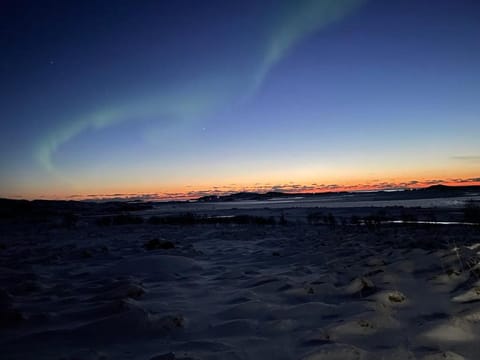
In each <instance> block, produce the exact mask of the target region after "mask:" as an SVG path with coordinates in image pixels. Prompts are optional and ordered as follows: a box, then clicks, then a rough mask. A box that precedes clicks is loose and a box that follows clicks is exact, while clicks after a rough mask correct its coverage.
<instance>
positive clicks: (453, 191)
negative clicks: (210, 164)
mask: <svg viewBox="0 0 480 360" xmlns="http://www.w3.org/2000/svg"><path fill="white" fill-rule="evenodd" d="M352 195H355V196H356V197H358V198H359V199H358V200H366V199H371V198H372V197H375V198H376V199H378V200H392V199H418V198H435V197H455V196H475V195H480V186H478V185H472V186H447V185H432V186H429V187H426V188H420V189H404V190H398V191H391V190H378V191H353V192H350V191H335V192H322V193H285V192H278V191H271V192H267V193H256V192H238V193H234V194H229V195H208V196H203V197H201V198H198V199H197V200H196V201H198V202H226V201H250V200H257V201H267V200H276V199H278V200H281V199H286V198H314V197H329V196H330V197H333V196H352Z"/></svg>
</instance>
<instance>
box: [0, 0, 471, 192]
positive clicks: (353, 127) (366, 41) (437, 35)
mask: <svg viewBox="0 0 480 360" xmlns="http://www.w3.org/2000/svg"><path fill="white" fill-rule="evenodd" d="M0 16H1V23H2V25H1V29H2V31H1V35H0V40H1V44H2V58H1V60H0V72H1V79H2V81H1V85H0V87H1V96H0V118H1V124H0V136H1V142H0V143H1V145H0V146H1V148H0V150H1V156H0V166H1V173H0V184H1V189H0V190H1V191H0V196H2V197H22V198H71V197H75V198H83V197H85V198H88V197H89V195H90V196H99V197H102V196H110V195H112V196H113V195H115V196H124V195H125V196H136V195H138V196H145V197H149V196H152V197H153V198H157V197H158V198H177V197H181V198H183V197H195V196H196V195H198V194H201V195H203V194H206V193H210V192H216V193H219V192H230V191H238V190H257V191H268V190H287V191H325V190H331V189H369V188H392V187H406V186H421V185H425V184H435V183H440V182H443V183H469V184H480V141H478V134H480V70H479V67H478V64H480V46H479V42H478V39H480V21H479V19H480V4H478V2H476V1H474V0H470V1H467V0H448V1H447V0H440V1H435V2H433V1H429V0H408V1H394V0H389V1H382V0H337V1H335V0H301V1H293V0H291V1H290V0H275V1H273V0H265V1H233V0H232V1H220V0H218V1H217V0H216V1H211V0H205V1H194V0H189V1H187V0H179V1H142V2H136V1H132V0H125V1H107V0H105V1H48V0H47V1H7V2H5V5H2V9H1V15H0Z"/></svg>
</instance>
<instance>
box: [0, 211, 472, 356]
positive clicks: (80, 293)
mask: <svg viewBox="0 0 480 360" xmlns="http://www.w3.org/2000/svg"><path fill="white" fill-rule="evenodd" d="M190 210H191V209H189V211H190ZM203 210H205V209H203ZM240 211H241V213H250V214H254V215H262V216H273V217H274V218H275V219H279V218H280V217H282V216H283V217H284V218H285V220H286V224H283V225H281V224H276V225H265V224H263V225H262V224H257V225H255V224H198V225H165V224H164V225H151V224H147V223H144V224H137V225H135V224H133V225H121V226H120V225H119V226H98V225H96V224H95V217H90V216H83V217H81V218H80V219H79V221H78V223H77V225H76V226H75V227H71V228H69V227H62V226H53V225H51V224H49V223H43V222H38V223H33V222H30V223H28V224H26V223H25V222H22V221H18V220H15V221H13V220H4V221H3V220H2V222H1V237H0V289H1V290H0V306H1V308H0V309H1V310H0V319H1V320H0V350H1V352H0V353H1V355H0V357H1V358H2V359H5V360H7V359H72V360H73V359H97V360H100V359H140V360H154V359H155V360H161V359H163V360H166V359H169V360H172V359H184V360H186V359H278V360H282V359H285V360H286V359H305V360H307V359H308V360H313V359H328V360H331V359H347V360H348V359H379V360H380V359H425V360H426V359H428V360H433V359H464V358H465V359H478V358H479V354H480V301H479V300H480V255H479V254H478V252H479V251H480V245H479V244H480V231H479V229H478V227H475V226H448V225H437V226H421V225H419V226H412V225H408V226H406V225H399V224H389V225H378V226H374V227H367V226H362V225H351V224H344V225H343V226H341V225H338V224H337V225H335V226H334V225H333V224H329V225H325V224H323V223H321V222H320V224H318V223H314V224H308V223H307V221H302V219H303V220H305V219H306V218H307V215H308V213H309V211H311V210H309V209H300V210H298V209H297V210H295V209H293V210H292V209H283V210H282V209H271V210H266V209H261V213H259V211H260V210H258V209H257V210H251V211H250V212H248V211H247V210H237V213H238V212H240ZM338 211H340V210H338ZM341 211H343V212H342V213H341V214H344V215H345V214H348V213H349V211H350V210H348V209H343V210H341ZM157 212H158V209H157ZM221 214H226V215H231V212H225V211H223V212H222V211H220V212H218V211H217V210H215V211H212V215H215V216H219V215H221ZM338 214H340V213H339V212H337V213H335V215H336V216H338ZM355 214H358V212H356V213H355ZM326 220H328V219H326ZM155 239H158V241H152V240H155ZM171 243H173V246H174V247H173V248H172V244H171ZM145 244H149V246H147V247H146V246H145Z"/></svg>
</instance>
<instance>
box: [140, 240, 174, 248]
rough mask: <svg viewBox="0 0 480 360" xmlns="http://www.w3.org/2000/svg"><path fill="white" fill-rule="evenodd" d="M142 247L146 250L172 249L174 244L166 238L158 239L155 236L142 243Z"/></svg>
mask: <svg viewBox="0 0 480 360" xmlns="http://www.w3.org/2000/svg"><path fill="white" fill-rule="evenodd" d="M143 247H144V248H145V249H147V250H157V249H163V250H169V249H174V248H175V244H174V243H173V242H171V241H168V240H160V239H156V238H155V239H152V240H149V241H147V242H146V243H145V244H144V245H143Z"/></svg>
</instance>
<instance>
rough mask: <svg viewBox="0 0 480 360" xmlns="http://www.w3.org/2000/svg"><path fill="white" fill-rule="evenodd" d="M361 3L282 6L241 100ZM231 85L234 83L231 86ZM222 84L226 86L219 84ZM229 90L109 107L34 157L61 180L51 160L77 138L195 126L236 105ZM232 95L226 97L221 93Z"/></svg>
mask: <svg viewBox="0 0 480 360" xmlns="http://www.w3.org/2000/svg"><path fill="white" fill-rule="evenodd" d="M364 2H365V0H302V1H286V2H285V3H283V4H282V5H284V6H282V7H280V9H277V10H279V11H278V14H279V16H278V18H277V19H276V21H274V23H273V24H272V25H271V28H270V31H268V33H269V36H268V37H267V39H268V41H266V44H265V45H264V46H263V49H264V50H263V51H262V53H263V55H261V56H260V61H258V64H257V66H256V68H255V69H254V71H253V72H252V76H251V78H250V80H248V83H247V84H246V86H244V87H243V88H244V92H243V93H244V96H243V98H250V97H251V96H253V95H254V94H255V93H256V92H257V90H258V89H259V88H260V87H261V85H262V83H263V82H264V81H265V78H266V76H267V75H268V73H269V72H270V70H271V69H272V68H273V67H274V66H275V65H276V64H277V63H278V62H279V61H281V60H282V59H283V58H284V57H285V56H287V55H288V52H289V51H290V50H291V49H292V48H293V47H294V46H295V45H296V44H297V43H299V42H300V41H301V40H302V39H304V38H305V37H306V36H308V35H310V34H312V33H314V32H316V31H319V30H321V29H323V28H325V27H327V26H329V25H331V24H332V23H335V22H337V21H340V20H341V19H343V18H345V17H346V16H347V15H349V14H351V13H352V12H354V11H355V10H357V9H358V8H359V7H360V5H361V4H363V3H364ZM213 78H214V79H222V78H227V79H232V78H233V79H235V78H238V76H232V74H226V76H223V77H220V76H218V75H216V76H214V77H213ZM230 81H232V80H230ZM223 82H225V81H224V80H223ZM228 85H231V84H224V83H222V81H215V80H214V81H212V77H210V78H209V79H197V81H196V82H195V85H194V86H192V85H191V84H189V85H186V86H181V87H179V88H178V89H177V90H176V91H168V93H167V92H162V91H161V90H160V91H158V93H157V94H156V96H152V97H151V98H149V99H146V100H145V99H143V100H135V101H132V102H130V103H128V104H127V105H115V104H112V106H111V107H109V108H104V109H100V110H98V111H94V112H92V113H90V114H85V115H82V116H79V117H77V118H76V119H72V120H70V121H68V122H65V125H64V126H62V127H59V128H57V129H55V130H54V131H52V132H51V133H50V134H49V135H48V136H47V137H45V138H43V139H42V140H41V142H40V144H39V146H38V147H37V148H36V152H35V156H36V158H37V160H38V161H39V163H40V164H41V165H42V166H43V167H44V168H45V169H46V170H47V171H49V172H50V173H52V174H56V175H57V176H61V174H60V173H59V171H58V170H57V169H56V168H55V165H54V162H53V155H54V154H55V152H56V151H57V150H58V149H59V148H60V147H61V146H62V145H63V144H66V143H67V142H69V141H70V140H71V139H73V138H75V137H76V136H78V135H80V134H81V133H83V132H85V131H87V130H89V129H93V130H100V129H104V128H107V127H110V126H113V125H115V124H119V123H121V122H125V121H130V120H132V119H135V118H138V117H144V116H155V117H158V118H159V119H162V117H163V116H173V117H174V118H175V119H178V121H183V122H189V123H193V122H194V121H195V120H196V119H198V118H200V117H202V116H206V115H208V114H209V113H212V112H213V111H214V110H215V109H218V108H219V107H221V106H222V104H226V103H228V102H229V101H233V100H234V96H235V95H237V94H234V92H235V91H232V90H231V88H232V86H228ZM226 89H230V91H225V90H226Z"/></svg>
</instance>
